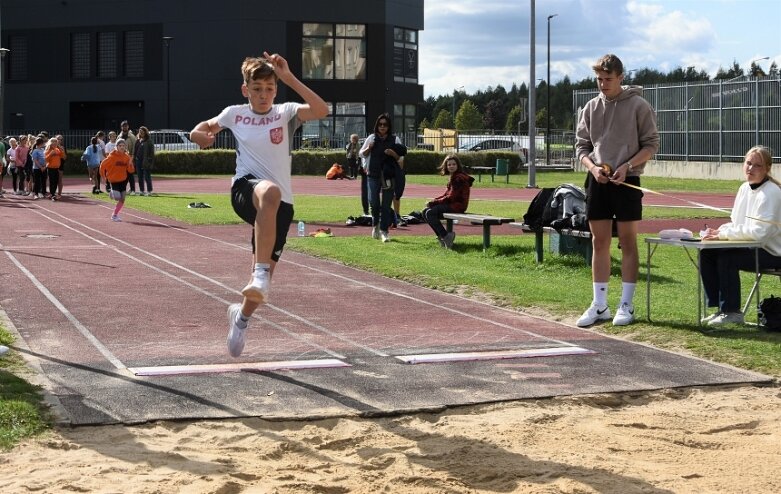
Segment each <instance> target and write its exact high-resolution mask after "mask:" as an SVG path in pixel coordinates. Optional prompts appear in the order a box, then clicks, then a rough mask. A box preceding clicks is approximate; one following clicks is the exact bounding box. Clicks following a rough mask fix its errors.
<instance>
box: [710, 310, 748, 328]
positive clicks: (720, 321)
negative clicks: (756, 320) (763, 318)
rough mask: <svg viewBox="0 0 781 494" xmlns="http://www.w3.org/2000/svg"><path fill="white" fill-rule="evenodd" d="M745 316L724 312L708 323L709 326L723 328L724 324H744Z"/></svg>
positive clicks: (738, 313)
mask: <svg viewBox="0 0 781 494" xmlns="http://www.w3.org/2000/svg"><path fill="white" fill-rule="evenodd" d="M743 323H744V321H743V314H742V313H740V312H722V313H721V314H718V315H717V316H716V317H714V318H713V319H711V320H710V321H708V326H722V325H724V324H743Z"/></svg>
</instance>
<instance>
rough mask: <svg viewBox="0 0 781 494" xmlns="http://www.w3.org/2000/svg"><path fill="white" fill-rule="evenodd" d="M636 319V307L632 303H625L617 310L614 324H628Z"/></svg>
mask: <svg viewBox="0 0 781 494" xmlns="http://www.w3.org/2000/svg"><path fill="white" fill-rule="evenodd" d="M634 320H635V307H634V305H632V304H627V303H623V304H621V305H620V306H619V307H618V310H616V316H615V317H614V318H613V326H626V325H627V324H631V323H632V322H633V321H634Z"/></svg>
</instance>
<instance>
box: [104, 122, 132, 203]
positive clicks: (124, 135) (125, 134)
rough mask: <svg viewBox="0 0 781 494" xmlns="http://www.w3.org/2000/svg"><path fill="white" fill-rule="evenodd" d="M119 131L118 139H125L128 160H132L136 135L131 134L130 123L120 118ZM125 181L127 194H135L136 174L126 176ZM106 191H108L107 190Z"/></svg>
mask: <svg viewBox="0 0 781 494" xmlns="http://www.w3.org/2000/svg"><path fill="white" fill-rule="evenodd" d="M119 128H120V131H119V137H118V138H119V139H124V140H125V147H126V148H127V154H129V155H130V161H131V162H133V158H134V156H133V153H135V151H136V136H135V135H134V134H133V131H132V130H130V124H129V123H128V121H127V120H122V123H121V124H120V125H119ZM127 182H128V183H129V184H130V193H129V195H131V196H134V195H136V174H135V173H131V174H129V175H128V176H127ZM107 192H108V191H107Z"/></svg>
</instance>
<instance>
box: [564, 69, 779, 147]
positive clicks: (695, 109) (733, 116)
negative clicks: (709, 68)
mask: <svg viewBox="0 0 781 494" xmlns="http://www.w3.org/2000/svg"><path fill="white" fill-rule="evenodd" d="M597 94H598V91H597V90H596V89H588V90H583V89H582V90H577V91H575V92H574V93H573V108H574V109H575V110H576V111H577V113H578V115H579V114H580V111H581V110H582V108H583V107H584V106H585V104H586V103H587V102H588V100H590V99H591V98H593V97H594V96H596V95H597ZM643 97H644V98H645V99H646V100H647V101H648V102H649V103H650V104H651V106H652V107H653V108H654V110H655V111H656V120H657V127H658V128H659V137H660V146H659V152H657V154H656V159H659V160H672V161H710V162H740V161H741V160H742V159H743V157H744V155H745V154H746V151H747V150H748V149H749V148H751V147H752V146H755V145H757V144H761V145H764V146H768V147H769V148H771V149H772V150H773V161H776V162H778V161H781V79H779V78H770V77H764V78H746V77H743V78H740V79H739V80H730V81H702V82H686V83H678V84H676V83H668V84H654V85H650V86H645V87H643Z"/></svg>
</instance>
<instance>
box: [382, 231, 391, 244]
mask: <svg viewBox="0 0 781 494" xmlns="http://www.w3.org/2000/svg"><path fill="white" fill-rule="evenodd" d="M380 238H381V239H382V241H383V242H390V235H388V232H380Z"/></svg>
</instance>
